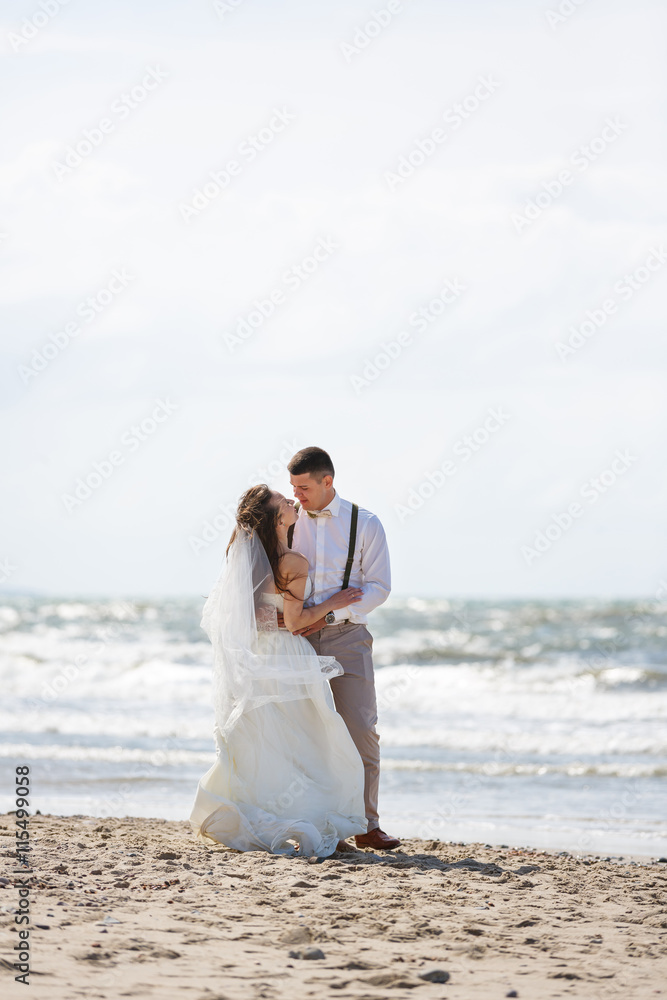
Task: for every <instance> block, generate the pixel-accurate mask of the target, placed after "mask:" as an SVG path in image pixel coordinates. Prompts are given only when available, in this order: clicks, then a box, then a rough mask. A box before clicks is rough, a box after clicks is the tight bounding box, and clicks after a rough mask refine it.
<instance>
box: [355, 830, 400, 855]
mask: <svg viewBox="0 0 667 1000" xmlns="http://www.w3.org/2000/svg"><path fill="white" fill-rule="evenodd" d="M354 842H355V844H356V845H357V847H372V848H373V850H374V851H391V850H393V849H394V847H400V846H401V842H400V840H397V838H396V837H390V836H389V834H387V833H385V832H384V830H381V829H380V828H379V827H376V829H375V830H369V832H368V833H361V834H358V835H357V836H356V837H355V838H354Z"/></svg>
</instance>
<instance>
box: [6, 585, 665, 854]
mask: <svg viewBox="0 0 667 1000" xmlns="http://www.w3.org/2000/svg"><path fill="white" fill-rule="evenodd" d="M202 606H203V598H196V599H178V600H176V599H160V600H123V599H111V598H110V599H105V600H102V599H99V598H98V599H94V600H93V599H76V600H73V599H71V598H58V597H48V598H47V597H44V596H39V597H37V596H34V595H32V596H25V595H21V596H6V595H5V596H4V597H2V598H0V674H1V686H0V691H1V698H0V771H1V773H2V776H3V777H2V781H1V782H0V809H1V810H2V811H3V812H4V811H8V810H10V809H12V808H14V807H15V804H14V797H13V796H14V792H13V788H14V774H15V767H17V766H20V765H24V764H27V765H28V766H29V767H30V788H31V799H30V806H29V810H30V811H31V812H32V813H34V812H36V811H37V810H39V811H40V812H41V813H52V814H56V815H60V816H65V815H87V816H97V817H106V816H144V817H156V818H166V819H180V820H187V819H188V818H189V814H190V810H191V808H192V804H193V800H194V794H195V789H196V786H197V782H198V780H199V778H200V777H201V776H202V775H203V774H204V772H205V771H207V770H208V768H209V767H210V766H211V764H212V763H213V761H214V759H215V748H214V740H213V726H214V716H213V708H212V700H211V664H212V650H211V646H210V643H209V641H208V638H207V637H206V635H205V633H204V632H203V631H202V629H201V627H200V619H201V611H202ZM369 627H370V629H371V631H372V633H373V635H374V656H375V668H376V686H377V694H378V713H379V723H378V731H379V733H380V746H381V752H382V776H381V786H380V815H381V824H382V827H383V829H385V830H386V831H387V832H388V833H391V834H394V835H398V836H402V837H422V838H425V839H427V840H443V841H454V842H457V843H476V842H483V843H485V844H490V845H500V844H503V845H508V846H516V847H535V848H550V849H558V850H565V851H570V852H575V853H578V854H582V855H599V856H602V857H604V856H609V857H629V856H643V857H651V858H660V857H664V856H666V855H667V790H666V789H667V785H666V779H667V602H665V601H659V600H657V599H656V600H650V599H647V600H645V601H622V600H618V601H606V600H563V601H532V600H512V601H508V600H498V601H488V600H485V601H481V600H479V601H464V600H460V601H452V600H440V599H429V600H427V599H416V598H411V599H401V598H397V597H396V598H395V597H393V596H392V597H391V598H390V600H389V601H388V602H387V603H386V604H385V605H383V606H382V607H381V608H379V609H377V610H376V611H375V612H374V613H373V614H372V616H371V617H370V622H369Z"/></svg>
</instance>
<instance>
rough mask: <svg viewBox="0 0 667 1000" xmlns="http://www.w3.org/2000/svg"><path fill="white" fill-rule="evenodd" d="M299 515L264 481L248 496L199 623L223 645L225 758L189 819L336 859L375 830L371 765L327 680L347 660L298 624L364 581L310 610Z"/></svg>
mask: <svg viewBox="0 0 667 1000" xmlns="http://www.w3.org/2000/svg"><path fill="white" fill-rule="evenodd" d="M296 519H297V513H296V511H295V510H294V501H292V500H287V499H286V498H285V497H284V496H282V494H280V493H276V492H275V491H272V490H270V489H269V487H268V486H265V485H261V486H253V487H251V488H250V489H249V490H247V491H246V492H245V493H244V494H243V496H242V497H241V499H240V501H239V506H238V510H237V514H236V527H235V529H234V532H233V534H232V537H231V540H230V543H229V546H228V547H227V553H226V560H225V565H224V567H223V570H222V573H221V575H220V578H219V580H218V582H217V584H216V585H215V587H214V589H213V591H212V592H211V594H210V595H209V597H208V599H207V601H206V603H205V605H204V611H203V617H202V622H201V624H202V628H203V629H204V630H205V632H206V633H207V635H208V636H209V638H210V640H211V643H212V645H213V650H214V672H213V698H214V707H215V720H216V722H215V728H214V735H215V741H216V747H217V750H216V753H217V756H216V760H215V762H214V764H213V765H212V766H211V768H210V769H209V770H208V771H207V772H206V774H205V775H204V776H203V777H202V778H201V779H200V781H199V784H198V786H197V792H196V796H195V801H194V805H193V808H192V812H191V815H190V825H191V826H192V829H193V831H194V833H195V835H196V836H197V838H198V839H199V840H201V841H203V842H204V843H210V842H211V841H214V842H217V843H221V844H225V845H226V846H227V847H232V848H236V849H237V850H240V851H257V850H264V851H270V852H271V853H273V854H296V855H300V856H313V855H316V856H318V857H328V856H329V855H330V854H332V853H333V852H334V851H335V850H336V848H337V846H338V844H339V841H342V840H344V838H345V837H348V836H351V835H352V834H356V833H365V831H366V827H367V821H366V818H365V808H364V796H363V788H364V769H363V764H362V761H361V758H360V756H359V753H358V751H357V749H356V747H355V745H354V743H353V742H352V737H351V736H350V734H349V732H348V730H347V727H346V725H345V723H344V721H343V719H342V717H341V716H340V715H339V714H338V713H337V712H336V709H335V706H334V701H333V695H332V693H331V688H330V687H329V678H330V677H336V676H338V675H339V674H341V673H342V672H343V668H342V667H341V666H340V664H339V663H338V661H337V660H335V659H334V658H333V657H332V656H318V655H317V654H316V653H315V650H314V649H313V647H312V646H311V644H310V643H309V642H308V640H307V639H304V638H303V637H302V636H300V635H292V632H294V631H296V630H297V629H301V628H304V627H305V626H307V625H310V624H312V623H313V622H316V621H318V620H319V619H320V618H322V616H323V615H325V614H326V613H327V612H329V611H333V610H335V609H336V608H343V607H347V606H348V605H350V604H353V603H355V602H356V601H358V600H360V599H361V595H362V591H361V590H360V589H358V588H348V589H347V590H341V591H339V592H338V593H337V594H335V595H334V596H333V597H330V598H328V599H327V600H326V601H323V602H322V603H321V604H318V605H316V606H314V607H309V608H304V606H303V602H304V600H307V598H308V596H309V594H310V593H311V591H312V584H311V581H310V579H309V577H308V561H307V560H306V558H305V556H303V555H301V554H300V553H298V552H293V551H291V550H290V548H289V546H288V542H287V531H288V528H289V527H290V525H292V524H294V523H295V521H296ZM278 612H282V614H283V616H284V622H285V626H286V627H285V628H281V627H279V626H278ZM346 846H347V845H343V844H341V848H343V847H346Z"/></svg>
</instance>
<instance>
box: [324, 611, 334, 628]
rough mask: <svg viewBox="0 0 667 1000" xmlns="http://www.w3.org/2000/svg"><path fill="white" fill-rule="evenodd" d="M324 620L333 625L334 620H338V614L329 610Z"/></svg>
mask: <svg viewBox="0 0 667 1000" xmlns="http://www.w3.org/2000/svg"><path fill="white" fill-rule="evenodd" d="M324 620H325V622H326V623H327V625H333V624H334V622H335V621H336V616H335V614H334V613H333V611H327V613H326V615H325V616H324Z"/></svg>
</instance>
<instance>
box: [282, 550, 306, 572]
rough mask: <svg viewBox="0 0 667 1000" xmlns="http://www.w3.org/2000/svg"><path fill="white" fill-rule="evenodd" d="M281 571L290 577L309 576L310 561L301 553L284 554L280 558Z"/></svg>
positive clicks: (290, 552)
mask: <svg viewBox="0 0 667 1000" xmlns="http://www.w3.org/2000/svg"><path fill="white" fill-rule="evenodd" d="M280 569H281V571H282V572H283V573H286V574H287V575H288V576H307V575H308V560H307V559H306V557H305V556H304V555H302V554H301V552H293V551H292V550H291V549H290V551H289V552H284V553H283V555H282V556H281V557H280Z"/></svg>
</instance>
